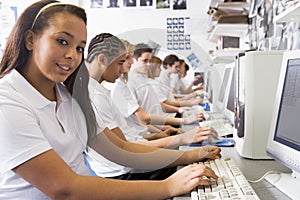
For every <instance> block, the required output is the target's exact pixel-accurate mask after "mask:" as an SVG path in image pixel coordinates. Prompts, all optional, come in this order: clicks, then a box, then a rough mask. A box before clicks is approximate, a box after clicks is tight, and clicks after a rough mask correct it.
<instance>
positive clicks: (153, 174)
mask: <svg viewBox="0 0 300 200" xmlns="http://www.w3.org/2000/svg"><path fill="white" fill-rule="evenodd" d="M176 169H177V167H170V168H163V169H159V170H155V171H150V172H145V173H127V174H123V175H120V176H115V177H108V178H113V179H120V180H163V179H166V178H168V177H169V176H170V175H172V174H174V172H176Z"/></svg>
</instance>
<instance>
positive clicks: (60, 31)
mask: <svg viewBox="0 0 300 200" xmlns="http://www.w3.org/2000/svg"><path fill="white" fill-rule="evenodd" d="M86 38H87V30H86V25H85V23H84V21H83V20H82V19H80V18H78V17H77V16H75V15H73V14H70V13H67V12H61V13H57V14H55V15H54V16H53V17H52V18H51V19H50V20H49V26H48V27H46V28H45V29H44V30H43V32H42V33H41V34H40V35H33V39H32V43H30V42H29V43H28V41H27V43H26V47H27V49H28V50H31V52H32V57H31V58H30V59H29V63H28V65H27V70H28V71H29V73H30V74H31V75H32V76H31V77H32V79H36V80H38V81H41V80H45V81H48V82H53V83H57V82H63V81H65V80H66V79H67V77H68V76H70V75H71V74H72V73H73V72H74V71H75V69H76V68H77V67H78V66H79V64H80V63H81V61H82V58H83V52H84V47H85V45H86Z"/></svg>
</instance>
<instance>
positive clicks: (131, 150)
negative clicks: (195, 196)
mask: <svg viewBox="0 0 300 200" xmlns="http://www.w3.org/2000/svg"><path fill="white" fill-rule="evenodd" d="M91 147H92V148H93V149H94V150H95V151H97V152H98V153H100V154H101V155H103V156H104V157H106V158H107V159H109V160H111V161H112V162H115V163H118V164H120V165H124V166H127V167H131V168H136V169H159V168H161V167H167V166H170V167H171V166H177V165H186V164H190V163H194V162H198V161H200V160H203V159H216V158H219V157H221V154H220V151H221V149H220V148H219V147H215V146H205V147H199V148H196V149H193V150H191V151H179V150H171V149H164V148H157V147H151V146H146V145H141V144H135V143H130V142H127V141H124V140H122V139H120V138H119V137H118V136H116V135H115V134H114V133H112V132H111V131H110V130H109V129H107V128H105V129H104V131H103V132H101V133H99V134H98V135H97V136H96V137H95V138H94V139H93V140H92V141H91Z"/></svg>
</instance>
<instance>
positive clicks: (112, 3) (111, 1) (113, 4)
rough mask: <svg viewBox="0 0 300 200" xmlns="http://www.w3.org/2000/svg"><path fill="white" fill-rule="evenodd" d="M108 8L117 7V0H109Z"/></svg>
mask: <svg viewBox="0 0 300 200" xmlns="http://www.w3.org/2000/svg"><path fill="white" fill-rule="evenodd" d="M107 7H108V8H119V1H118V0H109V5H108V6H107Z"/></svg>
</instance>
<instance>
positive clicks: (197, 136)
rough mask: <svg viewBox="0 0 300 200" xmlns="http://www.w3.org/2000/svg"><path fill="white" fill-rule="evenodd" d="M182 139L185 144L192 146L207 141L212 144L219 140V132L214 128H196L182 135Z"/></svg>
mask: <svg viewBox="0 0 300 200" xmlns="http://www.w3.org/2000/svg"><path fill="white" fill-rule="evenodd" d="M180 137H182V142H183V144H191V143H198V142H203V141H207V143H208V144H210V143H211V142H212V141H216V140H218V139H219V136H218V134H217V132H216V131H215V130H214V129H212V128H209V127H207V128H201V127H196V128H194V129H192V130H190V131H187V132H185V133H183V134H182V135H180Z"/></svg>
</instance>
